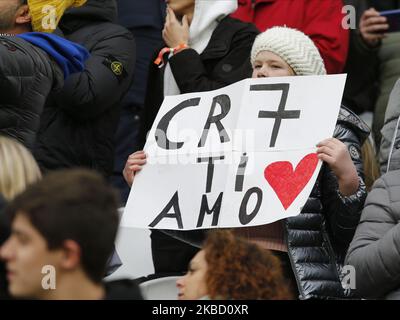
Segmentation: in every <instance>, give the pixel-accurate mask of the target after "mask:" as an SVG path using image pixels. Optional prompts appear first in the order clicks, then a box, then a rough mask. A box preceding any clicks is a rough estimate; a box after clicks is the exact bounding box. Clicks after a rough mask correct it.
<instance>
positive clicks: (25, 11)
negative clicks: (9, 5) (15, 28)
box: [15, 4, 32, 24]
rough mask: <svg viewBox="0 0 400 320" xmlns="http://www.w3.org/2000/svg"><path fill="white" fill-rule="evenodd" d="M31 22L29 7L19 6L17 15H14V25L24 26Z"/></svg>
mask: <svg viewBox="0 0 400 320" xmlns="http://www.w3.org/2000/svg"><path fill="white" fill-rule="evenodd" d="M31 22H32V18H31V14H30V11H29V6H28V5H27V4H24V5H22V6H20V7H19V8H18V10H17V13H16V14H15V23H16V24H26V23H31Z"/></svg>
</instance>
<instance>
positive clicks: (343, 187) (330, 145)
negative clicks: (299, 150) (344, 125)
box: [317, 138, 359, 196]
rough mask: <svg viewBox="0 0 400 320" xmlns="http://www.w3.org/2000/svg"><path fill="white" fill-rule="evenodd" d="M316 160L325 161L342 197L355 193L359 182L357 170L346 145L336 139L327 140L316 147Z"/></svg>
mask: <svg viewBox="0 0 400 320" xmlns="http://www.w3.org/2000/svg"><path fill="white" fill-rule="evenodd" d="M317 147H318V149H317V154H318V158H319V159H321V160H322V161H325V162H326V163H327V164H328V165H329V167H330V168H331V170H332V171H333V173H334V174H335V175H336V177H337V179H338V183H339V191H340V193H341V194H342V195H343V196H350V195H352V194H354V193H356V192H357V190H358V187H359V180H358V174H357V169H356V167H355V166H354V163H353V160H352V159H351V157H350V154H349V151H348V150H347V147H346V145H345V144H344V143H343V142H341V141H340V140H338V139H335V138H329V139H326V140H323V141H321V142H320V143H318V145H317Z"/></svg>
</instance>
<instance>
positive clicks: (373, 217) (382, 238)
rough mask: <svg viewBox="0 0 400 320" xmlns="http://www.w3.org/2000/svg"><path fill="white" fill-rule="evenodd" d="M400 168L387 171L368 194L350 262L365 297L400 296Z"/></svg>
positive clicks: (347, 258)
mask: <svg viewBox="0 0 400 320" xmlns="http://www.w3.org/2000/svg"><path fill="white" fill-rule="evenodd" d="M399 204H400V170H395V171H390V172H389V173H387V174H385V175H383V176H382V177H381V178H380V179H379V180H378V181H377V182H376V183H375V185H374V188H373V190H372V191H371V193H370V194H369V195H368V198H367V201H366V205H365V208H364V210H363V213H362V216H361V221H360V224H359V226H358V228H357V230H356V234H355V236H354V239H353V241H352V242H351V244H350V247H349V250H348V253H347V256H346V264H347V265H350V266H353V267H354V268H355V277H356V282H355V283H354V285H355V290H356V292H357V293H358V295H360V296H361V297H363V298H373V299H389V300H400V205H399Z"/></svg>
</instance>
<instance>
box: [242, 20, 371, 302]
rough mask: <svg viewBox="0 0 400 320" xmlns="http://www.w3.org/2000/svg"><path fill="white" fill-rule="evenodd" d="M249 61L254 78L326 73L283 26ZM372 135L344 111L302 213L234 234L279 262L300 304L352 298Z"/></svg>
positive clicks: (304, 41) (310, 48)
mask: <svg viewBox="0 0 400 320" xmlns="http://www.w3.org/2000/svg"><path fill="white" fill-rule="evenodd" d="M251 62H252V65H253V78H260V77H279V76H294V75H298V76H306V75H325V74H326V71H325V67H324V63H323V60H322V58H321V56H320V54H319V52H318V49H317V48H316V46H315V45H314V43H313V42H312V41H311V39H310V38H308V37H307V36H306V35H305V34H303V33H302V32H300V31H297V30H295V29H290V28H284V27H275V28H271V29H269V30H267V31H266V32H264V33H262V34H261V35H259V36H258V37H257V39H256V41H255V43H254V45H253V49H252V53H251ZM368 135H369V128H368V127H367V126H366V125H365V124H364V123H363V122H362V121H361V120H360V119H359V118H358V117H357V116H356V115H355V114H353V113H352V112H351V111H349V110H348V109H346V108H344V107H342V108H341V110H340V114H339V118H338V121H337V125H336V129H335V133H334V137H333V138H328V139H326V140H324V141H322V142H320V143H319V144H318V145H317V147H318V149H317V154H318V158H319V159H320V160H322V161H324V165H323V167H322V169H321V172H320V175H319V177H318V180H317V182H316V184H315V186H314V189H313V191H312V193H311V195H310V198H309V199H308V201H307V203H306V205H305V206H304V208H303V210H302V214H300V215H298V216H296V217H293V218H288V219H285V220H284V221H278V222H275V223H272V224H269V225H265V226H260V227H250V228H241V229H236V232H237V233H238V234H241V235H244V236H246V237H247V238H248V239H251V240H253V241H255V242H257V243H259V244H260V245H262V246H263V247H264V248H266V249H269V250H273V251H274V252H275V253H276V255H277V256H278V257H280V259H281V262H282V264H283V266H284V267H285V270H286V275H287V276H288V277H289V278H291V279H292V285H293V287H297V289H298V292H299V297H300V298H301V299H309V298H346V297H349V296H350V295H351V292H350V291H349V290H346V289H344V287H343V286H342V283H341V275H340V272H341V270H342V266H343V261H344V256H345V254H346V251H347V248H348V245H349V243H350V242H351V240H352V238H353V236H354V232H355V230H356V227H357V224H358V221H359V219H360V215H361V210H362V208H363V205H364V201H365V198H366V195H367V191H366V187H365V184H364V181H363V178H364V172H363V163H362V158H361V145H362V144H363V142H364V141H365V139H366V138H367V137H368Z"/></svg>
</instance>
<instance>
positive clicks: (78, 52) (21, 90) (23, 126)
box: [0, 0, 88, 150]
mask: <svg viewBox="0 0 400 320" xmlns="http://www.w3.org/2000/svg"><path fill="white" fill-rule="evenodd" d="M57 2H58V3H57ZM84 2H85V0H76V1H73V0H66V1H63V2H61V3H60V2H59V1H56V2H55V1H38V0H29V1H28V3H27V1H25V0H7V1H1V2H0V88H1V92H2V94H1V96H0V134H3V135H6V136H10V137H13V138H16V139H17V140H19V141H20V142H21V143H23V144H24V145H25V146H26V147H28V148H29V149H30V150H32V149H33V147H34V143H35V139H36V133H37V131H38V129H39V125H40V114H41V113H42V110H43V106H44V104H45V100H46V98H47V96H48V95H49V93H50V92H51V90H52V89H54V90H55V89H57V88H60V87H61V86H62V85H63V81H64V78H67V77H68V76H69V75H70V74H71V73H73V72H79V71H81V70H82V69H83V65H84V61H85V60H86V59H87V57H88V53H87V50H86V49H84V48H83V47H81V46H79V45H76V44H74V43H72V42H70V41H67V40H64V39H62V38H60V37H58V36H56V35H53V34H50V33H43V32H39V33H29V32H30V31H48V32H49V31H53V30H50V29H49V30H44V29H43V25H42V19H44V18H45V17H46V13H44V12H45V11H42V8H43V6H44V5H47V4H54V5H55V7H54V8H55V10H56V15H55V16H57V17H60V16H62V15H63V12H64V10H65V8H67V7H70V6H74V5H81V4H83V3H84ZM50 25H52V24H50ZM54 25H56V23H55V22H54Z"/></svg>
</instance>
